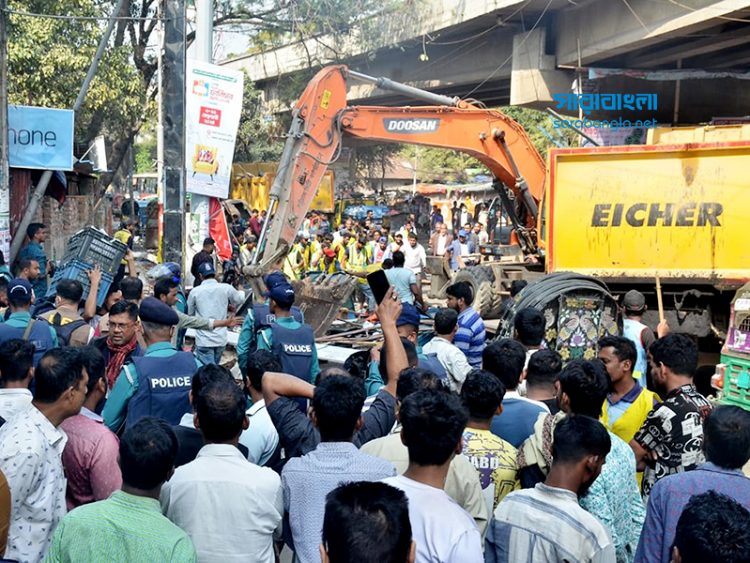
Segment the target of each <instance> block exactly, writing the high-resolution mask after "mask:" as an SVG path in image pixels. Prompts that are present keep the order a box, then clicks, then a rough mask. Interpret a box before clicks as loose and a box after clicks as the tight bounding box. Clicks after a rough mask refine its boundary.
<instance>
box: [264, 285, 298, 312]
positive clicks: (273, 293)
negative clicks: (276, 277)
mask: <svg viewBox="0 0 750 563" xmlns="http://www.w3.org/2000/svg"><path fill="white" fill-rule="evenodd" d="M268 297H270V298H271V299H273V300H274V301H276V303H278V304H279V305H281V306H282V307H291V306H292V305H293V304H294V288H293V287H292V284H290V283H289V282H288V281H284V282H283V283H279V284H277V285H274V286H273V287H272V288H270V289H269V290H268Z"/></svg>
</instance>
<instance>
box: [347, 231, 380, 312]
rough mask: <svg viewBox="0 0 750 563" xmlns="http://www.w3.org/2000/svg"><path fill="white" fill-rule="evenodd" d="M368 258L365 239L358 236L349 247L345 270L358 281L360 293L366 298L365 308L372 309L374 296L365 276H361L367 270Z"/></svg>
mask: <svg viewBox="0 0 750 563" xmlns="http://www.w3.org/2000/svg"><path fill="white" fill-rule="evenodd" d="M369 265H370V260H369V259H368V257H367V239H366V238H365V237H360V238H359V239H357V242H356V243H355V245H354V246H352V247H350V248H349V260H348V261H347V263H346V266H345V268H346V272H347V273H350V274H352V275H356V276H357V278H358V280H357V281H359V286H358V287H359V290H360V293H361V294H362V295H363V296H364V297H365V298H366V299H367V310H368V311H374V310H375V307H376V306H377V304H376V303H375V296H374V295H373V293H372V290H371V289H370V286H369V284H368V283H367V278H366V277H364V276H362V275H361V274H362V273H365V275H366V273H367V272H368V266H369Z"/></svg>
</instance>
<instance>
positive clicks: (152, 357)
mask: <svg viewBox="0 0 750 563" xmlns="http://www.w3.org/2000/svg"><path fill="white" fill-rule="evenodd" d="M140 319H141V326H142V327H143V336H144V338H145V340H146V344H147V346H148V347H147V348H146V354H145V355H144V356H141V357H135V358H133V359H132V363H130V364H127V365H125V366H123V368H122V371H121V372H120V375H119V376H118V378H117V381H116V382H115V385H114V387H113V388H112V392H111V394H110V396H109V399H107V404H106V405H105V406H104V411H103V412H102V417H103V418H104V422H105V423H106V425H107V426H109V428H110V429H112V430H113V431H117V430H119V429H120V428H123V427H124V428H128V427H130V426H132V425H133V424H134V423H136V422H137V421H138V420H139V419H140V418H143V417H144V416H156V417H158V418H161V419H164V420H166V421H167V422H168V423H169V424H171V425H176V424H178V423H179V422H180V419H181V418H182V415H184V414H186V413H188V412H190V410H191V408H190V402H189V400H188V394H189V392H190V383H191V379H192V377H193V374H194V373H195V370H196V369H198V368H199V367H200V366H201V363H200V362H199V361H198V360H197V359H196V358H195V356H193V354H191V353H190V352H179V351H177V349H176V348H174V347H173V346H172V344H171V341H172V334H173V333H174V330H175V325H176V324H177V322H178V320H179V319H178V318H177V313H176V312H175V311H174V310H173V309H172V308H171V307H170V306H169V305H167V304H166V303H162V302H161V301H160V300H158V299H156V298H155V297H147V298H146V299H144V300H143V301H142V302H141V308H140Z"/></svg>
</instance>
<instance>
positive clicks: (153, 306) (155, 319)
mask: <svg viewBox="0 0 750 563" xmlns="http://www.w3.org/2000/svg"><path fill="white" fill-rule="evenodd" d="M139 316H140V317H141V320H142V321H143V322H147V323H155V324H159V325H166V326H174V325H176V324H177V323H178V322H179V321H180V319H179V317H177V313H176V312H175V310H174V309H172V307H170V306H169V305H167V304H166V303H164V302H163V301H161V300H159V299H157V298H156V297H146V299H144V300H143V301H141V308H140V312H139Z"/></svg>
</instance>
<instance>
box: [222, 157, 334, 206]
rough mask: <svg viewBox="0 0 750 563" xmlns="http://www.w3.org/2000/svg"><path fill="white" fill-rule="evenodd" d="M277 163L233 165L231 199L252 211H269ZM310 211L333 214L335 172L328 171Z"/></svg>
mask: <svg viewBox="0 0 750 563" xmlns="http://www.w3.org/2000/svg"><path fill="white" fill-rule="evenodd" d="M277 168H278V163H277V162H252V163H251V162H244V163H237V164H233V165H232V186H231V188H230V191H229V198H230V199H241V200H243V201H245V202H247V204H248V206H249V207H250V209H259V210H260V209H267V208H268V194H269V192H270V191H271V185H272V184H273V179H274V178H275V177H276V169H277ZM310 210H315V211H323V212H325V213H333V211H334V199H333V172H332V171H331V170H328V171H326V173H325V175H324V176H323V180H322V181H321V182H320V188H319V189H318V193H317V195H316V196H315V199H314V200H313V202H312V205H311V206H310Z"/></svg>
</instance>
